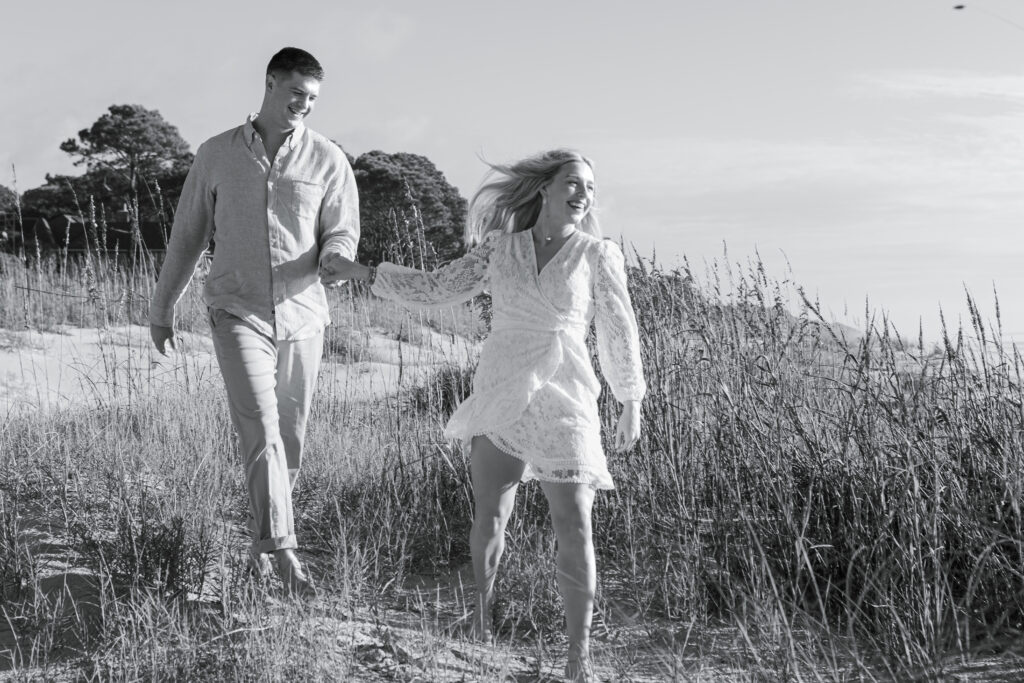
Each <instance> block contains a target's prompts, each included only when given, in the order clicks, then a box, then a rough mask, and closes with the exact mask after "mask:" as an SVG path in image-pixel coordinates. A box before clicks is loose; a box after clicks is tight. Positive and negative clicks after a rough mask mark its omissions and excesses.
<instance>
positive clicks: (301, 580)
mask: <svg viewBox="0 0 1024 683" xmlns="http://www.w3.org/2000/svg"><path fill="white" fill-rule="evenodd" d="M274 557H275V558H276V559H277V575H278V576H280V577H281V581H283V582H284V587H285V590H286V591H288V594H289V595H291V596H292V597H296V598H313V597H316V589H315V588H313V583H312V582H311V581H310V580H309V577H308V576H306V573H305V572H304V571H303V570H302V565H301V564H299V558H297V557H296V556H295V551H294V550H292V549H291V548H286V549H284V550H275V551H274Z"/></svg>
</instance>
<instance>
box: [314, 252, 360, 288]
mask: <svg viewBox="0 0 1024 683" xmlns="http://www.w3.org/2000/svg"><path fill="white" fill-rule="evenodd" d="M369 277H370V268H369V266H364V265H360V264H358V263H356V262H355V261H353V260H352V259H347V258H345V257H344V256H342V255H341V254H339V253H337V252H331V253H329V254H327V255H326V256H324V257H323V258H322V259H320V282H321V283H322V284H324V285H326V286H328V287H332V286H337V285H339V284H341V283H342V282H344V281H345V280H366V279H368V278H369Z"/></svg>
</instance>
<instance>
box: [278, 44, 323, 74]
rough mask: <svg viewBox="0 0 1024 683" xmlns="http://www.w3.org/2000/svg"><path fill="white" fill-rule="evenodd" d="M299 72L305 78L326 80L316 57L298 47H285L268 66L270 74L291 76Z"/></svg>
mask: <svg viewBox="0 0 1024 683" xmlns="http://www.w3.org/2000/svg"><path fill="white" fill-rule="evenodd" d="M293 71H297V72H299V73H300V74H302V75H303V76H312V77H313V78H315V79H316V80H318V81H322V80H324V68H323V67H322V66H320V62H318V61H316V57H314V56H313V55H311V54H309V53H308V52H306V51H305V50H301V49H299V48H297V47H285V48H282V49H280V50H278V52H277V54H276V55H274V56H273V57H271V58H270V63H269V64H267V73H268V74H274V75H279V74H282V73H283V74H290V73H291V72H293Z"/></svg>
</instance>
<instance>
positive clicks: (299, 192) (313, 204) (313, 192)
mask: <svg viewBox="0 0 1024 683" xmlns="http://www.w3.org/2000/svg"><path fill="white" fill-rule="evenodd" d="M284 195H285V196H284V197H283V199H284V200H285V201H286V202H287V204H288V209H289V210H290V211H291V212H292V213H294V214H295V215H296V216H298V217H299V218H316V214H317V212H318V211H320V201H321V200H322V199H323V198H324V187H323V185H321V184H320V183H317V182H313V181H309V180H289V181H287V185H286V187H285V192H284Z"/></svg>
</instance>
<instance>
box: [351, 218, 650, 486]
mask: <svg viewBox="0 0 1024 683" xmlns="http://www.w3.org/2000/svg"><path fill="white" fill-rule="evenodd" d="M371 289H372V291H373V293H374V294H377V295H379V296H382V297H385V298H388V299H394V300H396V301H400V302H402V303H405V304H407V305H418V306H436V305H445V304H452V303H457V302H461V301H466V300H468V299H470V298H472V297H473V296H475V295H477V294H479V293H480V292H482V291H488V292H489V293H490V295H491V301H492V313H493V314H492V319H491V333H490V335H489V336H488V337H487V340H486V341H485V342H484V345H483V349H482V350H481V353H480V362H479V365H478V366H477V369H476V374H475V375H474V377H473V392H472V395H471V396H469V397H468V398H467V399H466V400H465V401H463V402H462V403H461V404H460V405H459V407H458V408H457V409H456V411H455V413H454V414H453V415H452V417H451V419H450V420H449V422H448V425H447V427H446V428H445V434H446V435H447V436H449V437H451V438H457V439H461V440H463V441H464V442H468V441H469V440H470V439H472V438H473V437H474V436H477V435H485V436H487V437H488V438H489V439H490V440H491V441H492V442H493V443H494V445H495V446H497V447H498V448H500V449H501V450H503V451H505V452H506V453H508V454H510V455H512V456H514V457H516V458H519V459H520V460H522V461H524V462H525V463H526V471H525V473H524V474H523V480H524V481H525V480H527V479H533V478H536V479H540V480H542V481H551V482H565V483H581V484H590V485H591V486H593V487H595V488H603V489H610V488H614V484H613V483H612V478H611V475H610V474H609V473H608V467H607V464H606V461H605V454H604V450H603V449H602V447H601V435H600V419H599V417H598V411H597V396H598V393H599V391H600V385H599V384H598V382H597V378H596V377H595V376H594V369H593V367H592V366H591V363H590V354H589V352H588V350H587V346H586V343H585V338H586V334H587V330H588V328H589V326H590V322H591V320H593V319H596V325H597V349H598V358H599V361H600V363H601V370H602V372H603V373H604V376H605V377H606V378H607V380H608V383H609V385H610V386H611V388H612V392H613V393H614V394H615V398H617V399H618V400H619V401H627V400H640V399H642V398H643V396H644V393H645V392H646V389H647V386H646V384H645V382H644V377H643V369H642V368H641V365H640V349H639V339H638V337H637V326H636V318H635V316H634V314H633V307H632V304H631V303H630V300H629V292H628V291H627V289H626V272H625V267H624V262H623V257H622V251H621V250H620V249H619V247H618V246H617V245H616V244H615V243H613V242H611V241H608V240H601V239H598V238H595V237H592V236H590V235H588V234H586V233H583V232H576V233H574V234H573V235H572V236H571V237H570V238H569V240H568V241H567V242H566V243H565V244H564V245H563V246H562V248H561V249H559V251H558V253H557V254H555V256H554V257H553V258H552V259H551V260H550V261H549V262H548V263H547V265H545V266H544V269H543V270H542V271H541V272H540V273H538V272H537V257H536V253H535V251H534V246H533V240H532V235H531V233H530V232H529V231H523V232H518V233H512V234H508V233H498V232H492V233H489V234H488V235H487V237H486V238H485V239H484V241H483V243H482V244H480V245H479V246H478V247H476V248H475V249H474V250H472V251H471V252H470V253H468V254H467V255H466V256H464V257H462V258H460V259H458V260H456V261H453V262H452V263H450V264H448V265H446V266H444V267H442V268H439V269H438V270H436V271H434V272H430V273H426V272H422V271H418V270H414V269H411V268H404V267H402V266H397V265H395V264H392V263H382V264H381V265H380V267H379V268H378V269H377V278H376V280H375V282H374V284H373V286H372V288H371Z"/></svg>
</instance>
